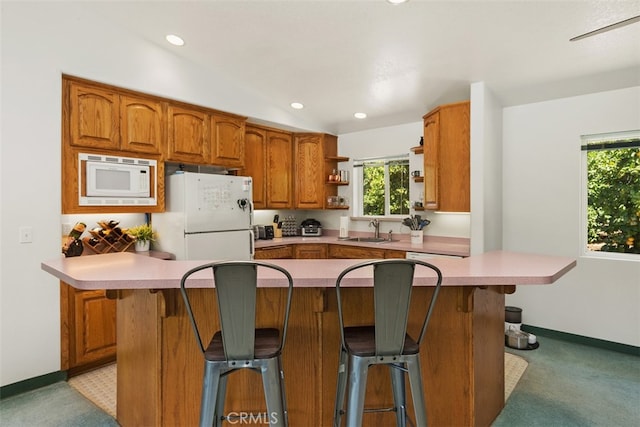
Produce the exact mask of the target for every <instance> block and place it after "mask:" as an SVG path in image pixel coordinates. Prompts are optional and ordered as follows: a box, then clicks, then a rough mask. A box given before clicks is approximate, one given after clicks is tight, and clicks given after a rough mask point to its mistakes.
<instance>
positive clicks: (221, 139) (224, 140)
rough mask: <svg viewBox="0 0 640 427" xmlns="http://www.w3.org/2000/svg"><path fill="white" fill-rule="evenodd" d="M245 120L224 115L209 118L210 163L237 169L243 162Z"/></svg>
mask: <svg viewBox="0 0 640 427" xmlns="http://www.w3.org/2000/svg"><path fill="white" fill-rule="evenodd" d="M244 133H245V120H244V119H241V118H234V117H229V116H224V115H213V116H212V117H211V150H212V156H211V163H213V164H214V165H220V166H227V167H231V168H239V167H242V166H244V161H245V141H244Z"/></svg>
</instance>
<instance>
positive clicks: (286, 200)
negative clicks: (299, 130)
mask: <svg viewBox="0 0 640 427" xmlns="http://www.w3.org/2000/svg"><path fill="white" fill-rule="evenodd" d="M292 160H293V138H292V136H291V134H290V133H286V132H276V131H267V144H266V176H267V182H266V198H267V208H269V209H291V208H292V207H293V162H292Z"/></svg>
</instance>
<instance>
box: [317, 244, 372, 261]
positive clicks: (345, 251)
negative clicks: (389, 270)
mask: <svg viewBox="0 0 640 427" xmlns="http://www.w3.org/2000/svg"><path fill="white" fill-rule="evenodd" d="M329 258H348V259H351V258H364V259H368V258H384V249H375V248H366V247H361V246H348V245H329Z"/></svg>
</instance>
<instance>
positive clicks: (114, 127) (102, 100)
mask: <svg viewBox="0 0 640 427" xmlns="http://www.w3.org/2000/svg"><path fill="white" fill-rule="evenodd" d="M118 102H119V98H118V94H117V93H116V92H115V91H112V90H109V89H106V88H105V89H103V88H98V87H93V86H89V85H86V86H85V85H82V84H80V83H76V82H69V110H70V114H69V134H70V135H69V136H70V141H69V143H70V144H71V145H73V146H77V147H89V148H99V149H105V150H117V149H119V148H120V141H119V136H120V135H119V130H118V122H119V119H118V113H119V112H118Z"/></svg>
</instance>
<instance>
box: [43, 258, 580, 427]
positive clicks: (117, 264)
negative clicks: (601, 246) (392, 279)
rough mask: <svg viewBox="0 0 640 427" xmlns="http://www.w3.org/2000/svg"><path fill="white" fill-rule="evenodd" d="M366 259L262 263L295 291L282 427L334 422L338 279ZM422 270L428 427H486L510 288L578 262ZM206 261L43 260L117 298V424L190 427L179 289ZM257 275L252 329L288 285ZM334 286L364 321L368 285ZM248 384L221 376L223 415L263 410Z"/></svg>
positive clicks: (192, 365)
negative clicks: (278, 269)
mask: <svg viewBox="0 0 640 427" xmlns="http://www.w3.org/2000/svg"><path fill="white" fill-rule="evenodd" d="M211 261H213V260H211ZM364 261H365V260H363V259H273V260H268V261H267V262H269V263H272V264H276V265H279V266H282V267H284V268H286V269H287V270H288V271H289V272H290V273H291V275H292V276H293V281H294V286H295V287H296V289H295V290H294V295H295V303H294V304H293V305H292V307H291V316H290V319H289V329H290V330H291V331H292V333H291V334H288V335H287V347H286V350H285V351H284V352H283V369H284V371H285V372H287V377H286V379H285V382H286V387H287V404H288V407H289V421H290V424H291V425H309V426H313V427H321V426H326V425H331V422H332V418H333V405H334V391H335V388H336V372H338V357H337V353H334V352H332V351H331V349H335V350H336V351H337V349H338V348H339V342H340V333H339V329H338V324H339V321H338V313H337V300H336V298H337V297H336V293H335V281H336V278H337V277H338V275H339V274H340V272H342V270H343V269H345V268H346V267H348V266H350V265H353V264H356V263H359V262H364ZM431 261H432V263H433V264H435V265H437V266H438V267H439V268H440V269H441V270H442V273H443V277H444V279H443V287H442V288H441V289H440V293H439V296H438V303H437V307H436V310H435V311H434V315H433V318H432V319H431V321H430V323H429V331H428V332H427V333H428V338H427V340H428V341H429V343H430V346H429V351H426V352H424V353H423V354H422V355H421V365H422V377H423V381H424V384H425V399H426V405H427V407H428V408H429V413H428V417H429V425H466V426H478V427H479V426H485V425H491V423H492V422H493V420H494V419H495V418H496V417H497V415H498V414H499V413H500V410H501V409H502V408H503V406H504V311H505V308H504V307H505V294H507V293H511V292H514V291H515V288H516V286H517V285H536V284H541V285H544V284H550V283H553V282H554V281H556V280H557V279H558V278H560V277H561V276H563V275H564V274H566V273H567V272H568V271H569V270H571V269H572V268H573V267H574V266H575V265H576V261H575V260H574V259H571V258H567V257H560V256H548V255H536V254H526V253H512V252H504V251H495V252H488V253H484V254H481V255H472V256H470V257H468V258H434V259H432V260H431ZM205 262H207V261H203V260H200V261H171V260H169V261H166V260H161V259H157V258H153V257H149V256H144V255H138V254H135V253H110V254H104V255H100V256H83V257H74V258H63V257H59V258H57V259H53V260H50V261H45V262H43V263H42V269H43V270H45V271H46V272H48V273H51V274H52V275H54V276H56V277H57V278H59V279H60V280H62V281H64V282H66V283H68V284H69V285H71V286H73V287H75V288H77V289H82V290H93V289H106V290H117V292H114V293H112V297H114V298H116V304H117V310H116V313H117V321H116V325H117V337H118V345H117V361H118V374H117V375H118V379H117V382H118V393H117V407H118V414H117V420H118V423H119V424H120V425H121V426H123V427H131V426H139V425H149V426H167V427H168V426H175V425H196V424H197V422H198V413H199V399H186V400H185V399H184V396H198V395H199V393H200V387H201V381H202V375H203V364H202V359H201V358H202V355H201V353H200V351H199V350H198V348H197V345H196V343H195V340H193V339H190V338H193V337H192V336H191V335H192V331H191V326H190V323H189V320H188V315H187V313H186V308H185V306H184V304H181V303H180V302H179V300H180V299H181V297H180V291H179V286H180V280H181V278H182V276H183V274H184V273H185V272H186V271H188V270H189V269H191V268H193V267H196V266H198V265H201V264H203V263H205ZM363 270H367V269H363ZM423 270H426V269H416V285H417V286H416V287H415V288H414V290H413V293H414V295H415V297H416V298H418V300H422V299H424V300H425V301H426V300H427V299H428V298H429V297H430V295H432V292H433V284H434V283H435V280H436V279H435V274H434V273H433V271H431V270H427V271H425V272H424V273H423V272H422V271H423ZM261 272H262V270H260V271H259V275H258V286H260V287H261V289H260V295H261V301H263V304H264V307H269V308H268V309H267V310H263V311H261V313H262V315H261V316H258V317H257V318H256V325H258V326H260V327H266V326H268V325H270V324H271V323H270V322H272V316H273V310H274V309H282V302H283V301H284V299H283V298H284V295H285V293H286V284H285V283H284V281H283V280H282V278H281V277H276V276H275V275H274V273H273V272H271V273H268V272H267V270H265V273H266V274H261ZM358 272H360V273H366V271H361V270H359V271H358ZM207 273H208V274H207ZM354 273H357V272H354ZM270 274H271V275H270ZM192 277H193V280H191V279H190V280H189V282H187V286H188V287H191V288H192V289H190V293H191V296H192V297H193V300H194V301H197V302H198V303H197V304H196V305H194V307H195V308H196V309H197V310H198V313H197V315H198V316H201V318H205V319H206V327H204V329H203V330H201V333H202V334H203V335H207V336H210V335H212V334H213V333H214V332H215V331H216V330H219V325H218V323H217V320H216V319H217V316H215V314H213V311H211V310H209V308H208V306H207V305H206V304H204V301H207V300H208V298H210V297H211V296H212V295H213V293H212V292H213V291H214V289H213V287H212V286H213V284H212V279H211V272H210V271H209V272H205V271H201V272H198V273H196V274H195V275H194V276H192ZM342 285H344V286H350V287H351V288H350V289H349V291H348V292H344V293H343V297H344V298H347V299H349V300H350V301H352V302H354V303H355V304H353V305H352V307H358V308H357V309H354V310H353V311H351V312H349V313H348V314H347V315H348V316H354V318H358V319H359V321H362V322H371V321H372V318H371V313H372V312H373V311H366V312H363V311H362V310H361V307H364V306H367V307H370V306H371V305H372V304H373V296H372V292H371V286H372V285H371V280H370V279H365V278H364V277H363V276H362V275H357V274H356V275H354V276H347V278H346V280H345V281H343V282H342ZM208 314H211V315H208ZM414 314H415V313H414ZM408 324H409V328H412V330H415V328H419V325H420V323H419V319H418V317H416V316H415V315H412V314H410V315H409V318H408ZM453 330H455V331H456V332H455V333H454V334H452V333H451V331H453ZM300 360H307V361H313V362H312V363H300ZM176 372H179V373H180V374H179V375H176V374H175V373H176ZM256 378H257V377H255V376H254V375H251V376H248V377H243V376H233V377H231V378H230V379H229V385H228V392H227V404H228V405H230V406H229V407H231V408H252V409H255V410H258V411H264V410H265V407H264V397H263V396H262V394H261V390H262V387H261V386H260V385H259V382H260V381H259V378H257V379H256ZM299 378H304V379H305V381H299V380H298V379H299ZM367 382H368V383H369V384H370V386H371V387H372V389H375V390H388V386H385V384H388V378H387V377H386V376H385V375H384V374H381V373H379V372H376V371H374V372H372V373H371V374H370V375H369V377H368V380H367ZM392 400H393V399H392V393H390V391H387V392H384V391H381V392H379V393H376V394H375V396H371V402H370V404H371V405H372V406H374V407H387V406H389V403H390V402H392ZM394 420H395V415H394V414H392V413H384V412H383V413H376V414H369V418H368V420H367V421H368V422H369V423H370V424H369V425H389V424H392V423H393V422H394Z"/></svg>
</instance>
